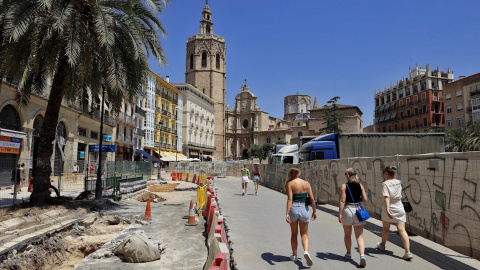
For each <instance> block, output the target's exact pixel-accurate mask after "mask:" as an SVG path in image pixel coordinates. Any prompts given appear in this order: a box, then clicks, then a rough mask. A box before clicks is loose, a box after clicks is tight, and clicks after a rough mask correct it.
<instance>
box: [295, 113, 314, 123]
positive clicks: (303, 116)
mask: <svg viewBox="0 0 480 270" xmlns="http://www.w3.org/2000/svg"><path fill="white" fill-rule="evenodd" d="M309 119H310V117H308V115H306V114H304V113H299V114H297V115H295V117H293V119H292V122H295V121H308V120H309Z"/></svg>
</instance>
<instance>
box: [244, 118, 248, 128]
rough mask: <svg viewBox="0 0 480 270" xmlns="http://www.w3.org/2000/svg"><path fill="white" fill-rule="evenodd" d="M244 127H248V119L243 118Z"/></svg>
mask: <svg viewBox="0 0 480 270" xmlns="http://www.w3.org/2000/svg"><path fill="white" fill-rule="evenodd" d="M243 128H248V120H247V119H245V120H243Z"/></svg>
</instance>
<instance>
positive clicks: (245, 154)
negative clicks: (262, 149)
mask: <svg viewBox="0 0 480 270" xmlns="http://www.w3.org/2000/svg"><path fill="white" fill-rule="evenodd" d="M242 159H248V149H245V150H243V153H242Z"/></svg>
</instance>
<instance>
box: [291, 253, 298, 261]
mask: <svg viewBox="0 0 480 270" xmlns="http://www.w3.org/2000/svg"><path fill="white" fill-rule="evenodd" d="M290 260H291V261H292V262H294V261H296V260H298V257H297V256H295V255H293V254H292V255H290Z"/></svg>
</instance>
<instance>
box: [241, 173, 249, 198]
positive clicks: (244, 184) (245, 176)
mask: <svg viewBox="0 0 480 270" xmlns="http://www.w3.org/2000/svg"><path fill="white" fill-rule="evenodd" d="M241 173H242V196H245V194H247V184H248V182H249V181H250V179H248V177H250V170H249V169H247V165H243V168H242V170H241Z"/></svg>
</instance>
